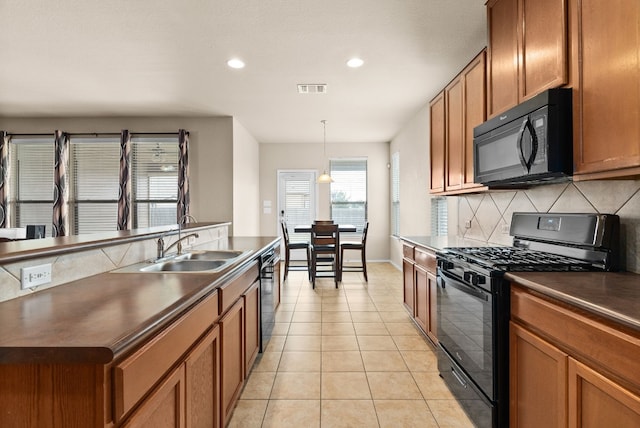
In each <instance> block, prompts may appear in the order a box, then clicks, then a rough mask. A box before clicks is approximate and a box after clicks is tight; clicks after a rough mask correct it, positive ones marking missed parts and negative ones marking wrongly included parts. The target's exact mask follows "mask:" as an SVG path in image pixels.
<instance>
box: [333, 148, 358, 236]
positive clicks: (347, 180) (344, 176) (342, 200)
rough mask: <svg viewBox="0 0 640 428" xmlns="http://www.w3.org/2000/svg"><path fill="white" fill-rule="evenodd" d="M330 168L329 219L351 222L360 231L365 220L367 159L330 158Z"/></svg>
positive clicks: (344, 222)
mask: <svg viewBox="0 0 640 428" xmlns="http://www.w3.org/2000/svg"><path fill="white" fill-rule="evenodd" d="M330 169H331V178H333V183H331V219H332V220H333V221H334V222H336V223H338V224H340V223H343V224H353V225H354V226H356V228H357V229H358V232H360V231H362V229H363V228H364V224H365V223H366V222H367V160H366V159H338V160H331V161H330Z"/></svg>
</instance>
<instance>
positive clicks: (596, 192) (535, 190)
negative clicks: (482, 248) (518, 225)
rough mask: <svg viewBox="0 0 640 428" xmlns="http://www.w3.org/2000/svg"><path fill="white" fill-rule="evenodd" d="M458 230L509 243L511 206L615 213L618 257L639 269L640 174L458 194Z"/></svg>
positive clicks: (460, 233)
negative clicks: (637, 178)
mask: <svg viewBox="0 0 640 428" xmlns="http://www.w3.org/2000/svg"><path fill="white" fill-rule="evenodd" d="M456 198H457V200H458V201H457V202H458V204H457V205H458V225H457V231H458V236H462V237H465V238H471V239H476V240H480V241H484V242H490V243H495V244H504V245H510V244H511V243H512V240H513V238H512V237H511V236H510V235H509V227H510V225H511V215H512V214H513V213H514V212H517V211H520V212H541V213H546V212H558V213H600V214H617V215H618V216H619V217H620V245H621V248H620V250H621V254H622V255H623V256H622V262H623V263H624V264H625V265H626V266H625V268H626V270H628V271H631V272H636V273H640V249H639V248H638V246H639V245H640V180H611V181H609V180H598V181H581V182H571V183H562V184H549V185H542V186H537V187H532V188H530V189H526V190H517V191H516V190H513V191H491V192H487V193H482V194H471V195H464V196H458V197H456Z"/></svg>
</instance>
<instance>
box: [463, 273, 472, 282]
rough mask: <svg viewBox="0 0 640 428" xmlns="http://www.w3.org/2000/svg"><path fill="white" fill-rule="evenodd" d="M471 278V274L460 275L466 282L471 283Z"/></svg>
mask: <svg viewBox="0 0 640 428" xmlns="http://www.w3.org/2000/svg"><path fill="white" fill-rule="evenodd" d="M473 276H474V274H473V272H465V273H464V274H462V277H463V278H464V280H465V281H467V282H470V281H472V278H473Z"/></svg>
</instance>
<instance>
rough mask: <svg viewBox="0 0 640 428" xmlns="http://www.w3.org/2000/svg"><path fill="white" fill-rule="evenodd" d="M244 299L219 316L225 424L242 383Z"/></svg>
mask: <svg viewBox="0 0 640 428" xmlns="http://www.w3.org/2000/svg"><path fill="white" fill-rule="evenodd" d="M244 320H245V315H244V301H243V300H242V299H239V300H238V301H237V302H236V303H235V304H234V305H233V306H232V307H231V308H230V309H229V310H228V311H227V313H226V314H225V315H224V316H223V317H222V318H220V321H219V325H220V360H221V368H220V380H221V383H220V422H221V426H226V425H227V422H229V418H230V417H231V412H232V411H233V407H234V406H235V403H236V401H237V399H238V396H239V395H240V390H241V389H242V385H243V383H244V375H245V356H244V322H245V321H244Z"/></svg>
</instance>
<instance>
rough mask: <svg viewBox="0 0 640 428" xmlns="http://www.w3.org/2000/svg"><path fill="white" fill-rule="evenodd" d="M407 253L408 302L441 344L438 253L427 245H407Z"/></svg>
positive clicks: (418, 321) (405, 285) (423, 326)
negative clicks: (437, 274) (436, 254)
mask: <svg viewBox="0 0 640 428" xmlns="http://www.w3.org/2000/svg"><path fill="white" fill-rule="evenodd" d="M403 255H404V257H403V259H402V272H403V288H404V305H405V307H406V308H407V309H408V310H409V313H410V314H411V316H412V317H413V319H414V321H415V322H416V324H417V325H418V326H419V327H420V328H421V329H422V331H424V333H425V334H426V335H427V336H428V337H429V338H430V339H431V341H432V342H433V343H435V344H437V343H438V337H437V332H436V329H437V319H436V313H437V309H436V302H437V300H436V299H437V289H436V256H435V254H434V253H433V252H431V251H429V250H427V249H425V248H418V247H413V246H411V245H407V244H405V245H404V247H403Z"/></svg>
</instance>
